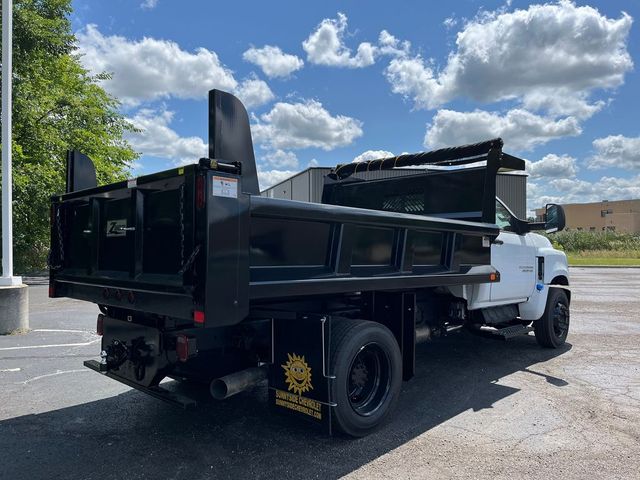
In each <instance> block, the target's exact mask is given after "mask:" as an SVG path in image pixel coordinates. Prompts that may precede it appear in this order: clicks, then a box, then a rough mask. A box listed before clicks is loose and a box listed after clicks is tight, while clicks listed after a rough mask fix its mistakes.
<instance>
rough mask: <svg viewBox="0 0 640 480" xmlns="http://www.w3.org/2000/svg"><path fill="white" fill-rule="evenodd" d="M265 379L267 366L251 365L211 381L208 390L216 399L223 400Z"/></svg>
mask: <svg viewBox="0 0 640 480" xmlns="http://www.w3.org/2000/svg"><path fill="white" fill-rule="evenodd" d="M266 379H267V367H266V366H263V367H251V368H247V369H246V370H240V371H239V372H235V373H230V374H229V375H225V376H224V377H220V378H216V379H215V380H212V381H211V384H210V385H209V391H210V392H211V396H212V397H213V398H215V399H216V400H224V399H225V398H229V397H231V396H232V395H235V394H236V393H240V392H242V391H244V390H247V389H248V388H251V387H253V386H254V385H256V384H258V383H260V382H261V381H263V380H266Z"/></svg>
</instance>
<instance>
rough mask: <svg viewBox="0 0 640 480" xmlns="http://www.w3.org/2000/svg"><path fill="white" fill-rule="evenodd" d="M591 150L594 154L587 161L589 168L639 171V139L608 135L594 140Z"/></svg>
mask: <svg viewBox="0 0 640 480" xmlns="http://www.w3.org/2000/svg"><path fill="white" fill-rule="evenodd" d="M593 148H594V149H595V154H594V155H593V157H591V158H590V159H588V161H587V166H588V167H589V168H592V169H598V168H623V169H626V170H638V169H640V137H625V136H624V135H609V136H608V137H604V138H597V139H595V140H594V141H593Z"/></svg>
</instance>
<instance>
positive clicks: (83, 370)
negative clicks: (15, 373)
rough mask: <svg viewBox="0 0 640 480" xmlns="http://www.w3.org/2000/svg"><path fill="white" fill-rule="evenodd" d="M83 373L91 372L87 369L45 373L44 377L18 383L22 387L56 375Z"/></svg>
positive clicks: (39, 376) (40, 376)
mask: <svg viewBox="0 0 640 480" xmlns="http://www.w3.org/2000/svg"><path fill="white" fill-rule="evenodd" d="M84 372H91V370H89V369H88V368H83V369H82V370H56V371H55V372H53V373H47V374H45V375H38V376H37V377H33V378H29V379H27V380H25V381H24V382H20V383H22V384H23V385H26V384H28V383H31V382H35V381H36V380H41V379H43V378H48V377H55V376H57V375H64V374H66V373H84Z"/></svg>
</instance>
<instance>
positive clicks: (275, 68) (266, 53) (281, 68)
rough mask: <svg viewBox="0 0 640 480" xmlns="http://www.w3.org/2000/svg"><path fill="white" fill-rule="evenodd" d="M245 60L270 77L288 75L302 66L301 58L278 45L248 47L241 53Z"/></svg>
mask: <svg viewBox="0 0 640 480" xmlns="http://www.w3.org/2000/svg"><path fill="white" fill-rule="evenodd" d="M242 58H243V59H245V60H246V61H247V62H251V63H253V64H254V65H257V66H259V67H260V68H261V69H262V71H263V72H264V74H265V75H266V76H268V77H270V78H272V77H288V76H289V75H291V74H292V73H293V72H295V71H296V70H300V69H301V68H302V67H303V66H304V62H303V61H302V59H300V58H298V57H297V56H295V55H290V54H288V53H284V52H283V51H282V50H281V49H280V47H274V46H272V45H265V46H264V47H262V48H250V49H249V50H247V51H246V52H244V53H243V54H242Z"/></svg>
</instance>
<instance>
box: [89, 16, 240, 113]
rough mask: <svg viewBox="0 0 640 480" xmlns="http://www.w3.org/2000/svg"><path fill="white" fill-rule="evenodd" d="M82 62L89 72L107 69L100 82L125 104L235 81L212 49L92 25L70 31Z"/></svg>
mask: <svg viewBox="0 0 640 480" xmlns="http://www.w3.org/2000/svg"><path fill="white" fill-rule="evenodd" d="M76 36H77V38H78V49H79V53H80V54H81V55H82V58H81V61H82V63H83V65H84V66H85V67H86V68H87V69H88V70H89V71H90V72H92V73H94V74H96V73H101V72H109V73H111V74H112V78H111V79H110V80H107V81H105V82H104V86H105V88H106V89H107V90H108V91H109V92H110V93H112V94H113V95H115V96H116V97H118V98H119V99H120V100H122V101H123V102H125V103H128V104H137V103H139V102H140V101H144V100H154V99H159V98H168V97H178V98H204V97H205V96H206V94H207V91H208V90H210V89H212V88H219V89H221V90H226V91H233V90H235V88H236V87H237V85H238V82H237V81H236V80H235V78H234V77H233V72H232V71H231V70H229V69H228V68H227V67H225V66H224V65H223V64H222V63H221V62H220V59H219V58H218V55H216V53H215V52H213V51H210V50H207V49H206V48H198V49H197V50H196V51H195V52H193V53H191V52H187V51H185V50H182V49H181V48H180V46H179V45H178V44H177V43H175V42H172V41H169V40H157V39H155V38H148V37H145V38H143V39H142V40H129V39H126V38H124V37H121V36H118V35H112V36H105V35H103V34H102V33H100V31H99V30H98V27H97V26H96V25H87V26H86V28H84V29H83V30H81V31H80V32H78V33H77V34H76Z"/></svg>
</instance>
